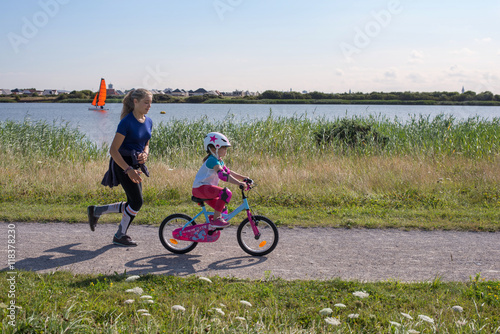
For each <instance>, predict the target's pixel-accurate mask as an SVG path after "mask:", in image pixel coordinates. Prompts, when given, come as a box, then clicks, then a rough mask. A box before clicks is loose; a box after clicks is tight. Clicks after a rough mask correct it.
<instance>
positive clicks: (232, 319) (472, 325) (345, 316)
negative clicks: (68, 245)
mask: <svg viewBox="0 0 500 334" xmlns="http://www.w3.org/2000/svg"><path fill="white" fill-rule="evenodd" d="M10 277H11V276H10V275H9V274H7V273H5V272H3V273H0V286H1V287H2V291H8V290H12V289H11V288H10V287H9V282H8V281H7V278H10ZM126 277H127V275H125V274H118V273H115V274H114V275H107V276H105V275H73V274H71V273H69V272H53V273H48V274H37V273H33V272H23V271H21V272H17V273H16V274H15V290H16V299H15V304H16V306H18V307H19V308H18V309H17V312H16V319H15V327H12V326H10V325H9V321H10V319H9V317H7V315H9V314H10V313H9V312H10V311H9V310H8V309H7V307H8V306H9V305H10V301H11V298H9V297H8V295H7V294H3V295H1V296H0V302H1V304H0V306H1V308H2V310H1V315H0V320H1V324H2V327H3V328H2V329H3V333H13V332H14V331H15V330H17V332H18V333H28V332H29V333H204V332H210V333H407V331H408V330H413V331H418V332H420V333H479V332H481V333H498V332H499V331H500V315H499V313H498V309H499V308H500V300H499V295H500V282H495V281H484V280H483V279H481V278H480V276H479V275H478V276H476V277H474V278H471V279H470V281H469V282H465V283H454V282H443V281H441V280H440V279H439V277H437V278H435V279H434V281H432V282H422V283H401V282H398V281H387V282H377V283H361V282H358V281H350V282H344V281H340V280H328V281H299V280H297V281H285V280H282V279H277V278H274V277H273V275H272V272H266V273H265V275H264V277H262V279H261V280H256V281H250V280H240V279H235V278H221V277H209V278H208V279H210V280H211V282H208V281H206V280H202V279H200V278H198V277H195V276H190V277H188V278H181V277H175V276H163V275H146V276H143V277H140V278H139V279H138V280H136V281H133V282H127V281H126ZM134 288H140V289H142V292H139V294H135V293H131V292H126V290H128V289H134ZM359 291H362V292H365V293H366V294H368V296H367V297H364V298H362V297H358V296H356V295H354V293H355V292H359ZM144 295H146V296H150V297H151V299H150V300H151V301H152V303H149V302H146V300H148V299H144V298H140V297H141V296H144ZM148 298H149V297H148ZM126 300H132V301H133V302H132V303H130V304H127V303H125V301H126ZM241 301H245V302H248V303H250V304H251V305H248V304H247V303H242V302H241ZM339 304H343V305H345V307H341V306H339ZM175 305H180V306H182V307H183V308H184V309H185V311H176V310H175V309H173V306H175ZM454 306H460V307H462V308H463V312H457V311H454V310H453V309H452V307H454ZM327 308H329V309H331V313H329V312H330V311H328V310H324V309H327ZM139 310H146V312H147V313H148V314H149V316H145V315H142V313H143V312H139ZM322 310H323V312H326V313H325V314H320V311H322ZM403 313H404V314H403ZM406 315H408V316H409V317H411V318H412V319H410V318H409V317H407V316H406ZM419 315H425V316H427V317H429V318H430V319H432V321H433V322H432V323H431V322H427V321H425V320H422V319H421V318H419ZM332 318H335V319H337V320H339V322H340V324H339V325H331V324H329V323H328V322H327V321H331V319H332ZM410 333H411V332H410ZM413 333H415V332H413Z"/></svg>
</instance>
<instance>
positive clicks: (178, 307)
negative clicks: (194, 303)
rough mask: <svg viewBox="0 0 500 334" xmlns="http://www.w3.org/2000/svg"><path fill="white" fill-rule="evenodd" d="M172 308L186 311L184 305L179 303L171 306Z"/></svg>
mask: <svg viewBox="0 0 500 334" xmlns="http://www.w3.org/2000/svg"><path fill="white" fill-rule="evenodd" d="M172 310H174V311H181V312H184V311H186V309H185V308H184V307H182V306H180V305H174V306H172Z"/></svg>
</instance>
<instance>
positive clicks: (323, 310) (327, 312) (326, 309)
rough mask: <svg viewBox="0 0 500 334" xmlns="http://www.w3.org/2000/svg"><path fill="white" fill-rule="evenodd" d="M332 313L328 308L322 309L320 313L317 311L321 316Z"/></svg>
mask: <svg viewBox="0 0 500 334" xmlns="http://www.w3.org/2000/svg"><path fill="white" fill-rule="evenodd" d="M332 313H333V310H332V309H331V308H329V307H327V308H324V309H322V310H321V311H319V314H321V315H330V314H332Z"/></svg>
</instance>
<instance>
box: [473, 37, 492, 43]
mask: <svg viewBox="0 0 500 334" xmlns="http://www.w3.org/2000/svg"><path fill="white" fill-rule="evenodd" d="M491 41H493V39H492V38H491V37H484V38H476V42H478V43H490V42H491Z"/></svg>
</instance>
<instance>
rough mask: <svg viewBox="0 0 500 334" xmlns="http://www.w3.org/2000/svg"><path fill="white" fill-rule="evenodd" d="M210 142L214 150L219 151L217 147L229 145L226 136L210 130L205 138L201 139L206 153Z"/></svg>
mask: <svg viewBox="0 0 500 334" xmlns="http://www.w3.org/2000/svg"><path fill="white" fill-rule="evenodd" d="M210 144H212V145H214V146H215V151H216V152H217V151H219V148H221V147H224V146H231V143H230V142H229V139H227V137H226V136H224V135H223V134H222V133H220V132H210V133H209V134H207V135H206V136H205V139H204V140H203V147H204V148H205V151H207V153H210V151H209V150H208V145H210Z"/></svg>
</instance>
